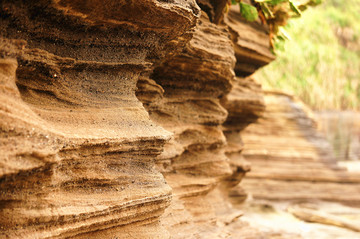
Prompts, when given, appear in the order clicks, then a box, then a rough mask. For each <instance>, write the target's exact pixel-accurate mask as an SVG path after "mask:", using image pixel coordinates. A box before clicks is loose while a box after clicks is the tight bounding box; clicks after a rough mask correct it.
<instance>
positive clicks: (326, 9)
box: [255, 0, 360, 111]
mask: <svg viewBox="0 0 360 239" xmlns="http://www.w3.org/2000/svg"><path fill="white" fill-rule="evenodd" d="M359 13H360V0H346V1H342V0H327V1H324V3H323V4H321V5H320V6H318V7H316V8H309V9H308V10H306V11H305V12H304V13H303V17H301V18H298V19H291V20H290V21H289V23H288V24H287V26H286V27H285V28H286V30H287V32H288V33H289V35H290V36H291V38H292V40H291V41H283V42H276V54H277V57H276V60H275V61H273V62H272V63H270V64H269V65H267V66H266V67H264V68H263V69H261V70H260V71H258V72H257V73H256V76H255V77H256V78H257V79H258V80H259V81H261V83H262V85H263V88H264V89H265V90H274V89H277V90H279V89H280V90H282V91H285V92H288V93H290V94H295V95H297V96H299V97H300V98H301V99H302V100H303V101H305V103H307V104H308V105H310V106H311V107H312V108H313V109H316V110H323V109H338V110H357V111H360V67H359V66H360V21H359V19H360V18H359Z"/></svg>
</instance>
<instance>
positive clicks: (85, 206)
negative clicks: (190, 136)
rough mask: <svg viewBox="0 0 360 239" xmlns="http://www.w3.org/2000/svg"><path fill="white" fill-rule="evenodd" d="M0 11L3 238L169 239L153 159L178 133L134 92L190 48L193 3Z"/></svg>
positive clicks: (23, 4)
mask: <svg viewBox="0 0 360 239" xmlns="http://www.w3.org/2000/svg"><path fill="white" fill-rule="evenodd" d="M0 7H1V18H0V28H1V39H0V51H1V53H0V55H1V57H2V59H1V62H0V69H1V79H0V82H1V86H0V87H1V95H0V97H1V101H0V102H1V103H0V115H1V122H0V123H1V145H0V164H1V169H0V170H1V171H0V188H1V196H0V201H1V216H0V218H1V219H0V226H1V232H0V233H1V237H3V236H5V235H6V236H8V237H11V238H16V237H17V238H24V237H26V238H48V237H61V238H64V237H79V238H89V237H102V235H104V236H105V237H106V235H107V237H112V238H113V237H121V238H134V237H133V236H134V235H136V236H135V237H137V238H145V237H149V238H165V237H168V236H169V235H168V233H167V232H166V231H165V230H163V229H162V228H161V226H160V225H159V219H158V218H159V216H160V215H162V213H163V211H164V209H165V208H166V207H167V206H168V205H169V203H170V200H171V188H170V187H169V186H168V184H167V183H166V181H165V180H164V178H163V176H162V174H161V173H159V172H158V171H157V170H155V169H154V158H155V157H156V156H157V155H159V154H160V153H161V152H162V150H163V146H164V144H165V142H166V141H167V140H168V139H169V138H170V136H171V134H170V133H169V132H168V131H166V130H164V129H163V128H161V127H159V126H157V125H156V124H154V123H153V122H152V121H151V120H150V119H149V116H148V113H147V112H146V110H145V109H144V108H143V106H142V104H141V102H140V101H139V100H138V99H137V98H136V96H135V89H136V84H137V80H138V78H139V77H140V76H141V75H142V74H146V73H147V72H150V71H151V70H152V68H153V67H154V65H156V64H158V63H159V62H160V61H161V60H162V59H165V58H166V57H169V56H170V55H171V54H173V53H174V52H176V51H178V50H179V49H181V48H182V47H183V46H184V45H185V44H186V42H188V41H189V40H190V39H191V31H192V28H193V27H194V26H195V23H196V20H197V18H198V15H199V8H198V7H197V5H196V3H195V2H192V1H187V2H186V3H185V2H181V1H180V2H178V1H172V2H171V3H166V2H158V1H150V0H149V1H141V2H131V3H129V2H125V1H123V2H117V1H105V2H104V1H2V2H1V6H0ZM164 18H166V21H163V19H164ZM120 226H123V227H124V228H123V229H122V230H119V229H114V228H119V227H120ZM144 228H151V230H147V229H146V230H145V229H144Z"/></svg>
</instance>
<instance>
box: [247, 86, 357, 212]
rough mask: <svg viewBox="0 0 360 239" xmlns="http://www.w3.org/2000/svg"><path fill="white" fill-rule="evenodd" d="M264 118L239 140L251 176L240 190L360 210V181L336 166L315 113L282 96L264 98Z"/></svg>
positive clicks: (271, 93)
mask: <svg viewBox="0 0 360 239" xmlns="http://www.w3.org/2000/svg"><path fill="white" fill-rule="evenodd" d="M265 103H266V111H265V113H264V117H263V118H261V119H259V120H258V121H257V122H256V123H254V124H252V125H250V126H249V127H248V128H246V129H245V130H244V131H243V132H242V133H241V134H242V136H243V138H244V143H245V145H246V146H245V147H244V151H243V154H244V156H245V157H246V159H247V160H248V161H249V162H251V167H252V170H251V172H250V173H249V174H247V176H246V178H245V179H244V181H243V182H242V186H243V187H244V188H245V189H246V190H247V191H248V192H250V193H252V194H253V197H254V198H259V199H268V200H276V201H282V200H283V201H295V202H299V201H300V202H302V201H310V202H311V201H319V200H323V201H330V202H340V203H343V204H348V205H352V206H357V207H358V206H359V205H360V204H359V203H360V191H359V187H358V183H359V182H360V175H359V174H358V173H352V172H348V171H346V170H345V169H344V168H340V167H338V166H337V164H336V161H335V158H334V155H333V154H332V148H331V146H330V144H329V143H328V142H327V141H326V140H325V137H324V136H323V135H321V134H320V133H319V131H318V130H317V125H316V121H315V120H314V118H313V116H312V113H311V111H310V110H309V109H308V108H307V107H306V106H305V105H304V104H303V103H302V102H301V101H299V100H297V99H295V98H294V97H293V96H289V95H286V94H283V93H280V92H266V93H265Z"/></svg>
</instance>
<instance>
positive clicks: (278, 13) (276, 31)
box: [226, 0, 322, 48]
mask: <svg viewBox="0 0 360 239" xmlns="http://www.w3.org/2000/svg"><path fill="white" fill-rule="evenodd" d="M321 2H322V0H251V4H248V3H244V2H243V0H228V5H231V4H233V5H234V4H238V5H239V7H240V14H241V16H242V17H244V18H245V19H246V20H248V21H255V20H257V19H258V18H260V20H261V22H262V23H263V24H267V25H269V28H270V45H271V46H272V47H273V48H274V40H284V39H287V38H288V35H287V33H286V32H285V30H284V29H283V28H282V27H283V26H285V25H286V24H287V21H288V19H289V18H294V17H300V16H301V13H302V11H304V10H305V9H306V8H307V7H308V6H314V5H318V4H320V3H321ZM228 9H229V7H228V6H227V9H226V11H227V10H228Z"/></svg>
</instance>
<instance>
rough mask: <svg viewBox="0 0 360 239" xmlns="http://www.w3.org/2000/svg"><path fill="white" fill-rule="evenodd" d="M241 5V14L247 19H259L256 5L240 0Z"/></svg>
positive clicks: (251, 20)
mask: <svg viewBox="0 0 360 239" xmlns="http://www.w3.org/2000/svg"><path fill="white" fill-rule="evenodd" d="M239 6H240V14H241V16H243V17H244V18H245V19H246V20H248V21H250V22H253V21H255V20H256V19H258V12H257V9H256V7H254V6H251V5H250V4H247V3H243V2H239Z"/></svg>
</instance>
